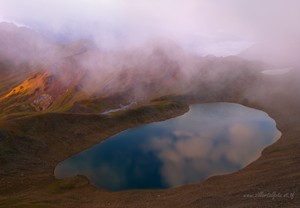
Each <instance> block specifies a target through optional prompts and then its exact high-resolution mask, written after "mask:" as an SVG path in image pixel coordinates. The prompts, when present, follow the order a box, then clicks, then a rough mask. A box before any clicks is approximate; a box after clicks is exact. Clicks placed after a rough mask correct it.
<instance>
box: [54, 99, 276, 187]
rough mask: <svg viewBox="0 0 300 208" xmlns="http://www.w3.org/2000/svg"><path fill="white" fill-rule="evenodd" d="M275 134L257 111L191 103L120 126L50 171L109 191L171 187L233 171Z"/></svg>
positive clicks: (220, 104) (258, 153)
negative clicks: (158, 117)
mask: <svg viewBox="0 0 300 208" xmlns="http://www.w3.org/2000/svg"><path fill="white" fill-rule="evenodd" d="M279 136H280V132H279V131H278V130H277V129H276V126H275V122H274V121H273V120H272V119H271V118H270V117H268V116H267V114H266V113H264V112H262V111H257V110H254V109H251V108H246V107H244V106H241V105H237V104H229V103H219V104H202V105H195V106H192V107H191V110H190V111H189V112H188V113H187V114H185V115H183V116H180V117H178V118H174V119H170V120H167V121H163V122H157V123H153V124H149V125H145V126H142V127H139V128H135V129H130V130H127V131H124V132H122V133H120V134H118V135H115V136H113V137H112V138H110V139H109V140H106V141H105V142H103V143H101V144H98V145H96V146H94V147H92V148H90V149H89V150H86V151H84V152H82V153H80V154H78V155H75V156H73V157H71V158H69V159H67V160H65V161H63V162H61V163H60V164H58V165H57V167H56V169H55V176H56V177H57V178H67V177H70V176H73V175H76V174H81V175H85V176H87V177H88V178H89V180H90V181H91V183H92V184H94V185H96V186H97V187H100V188H107V189H109V190H114V191H115V190H124V189H139V188H148V189H149V188H167V187H174V186H178V185H182V184H188V183H195V182H199V181H201V180H204V179H205V178H207V177H209V176H212V175H216V174H221V173H228V172H233V171H236V170H238V169H240V168H242V167H244V166H246V165H247V164H249V163H250V162H251V161H254V160H255V159H256V158H257V157H258V156H259V155H260V152H261V151H262V149H263V148H264V147H266V146H268V145H270V144H272V143H273V142H274V141H275V140H276V139H278V138H279Z"/></svg>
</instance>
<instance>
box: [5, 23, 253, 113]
mask: <svg viewBox="0 0 300 208" xmlns="http://www.w3.org/2000/svg"><path fill="white" fill-rule="evenodd" d="M0 44H1V45H2V46H3V47H1V48H0V74H1V78H0V83H1V89H0V116H1V115H2V116H4V117H6V116H7V115H10V116H20V115H26V114H28V113H34V112H73V113H101V112H103V111H106V110H108V109H111V108H114V107H115V108H116V107H119V105H120V104H128V103H131V102H147V101H149V100H152V99H156V98H158V97H161V96H165V95H172V94H173V95H174V94H177V95H180V94H193V95H197V94H201V95H210V96H212V95H211V94H212V93H216V92H217V91H218V90H217V89H219V87H220V86H221V83H222V87H224V86H227V87H230V86H232V87H237V89H238V88H241V87H239V86H238V85H243V86H246V83H248V82H251V80H252V78H253V79H254V77H255V74H256V73H257V71H256V69H257V67H258V66H257V65H255V64H253V62H247V61H244V60H243V59H241V58H238V57H227V58H216V57H199V56H196V55H193V54H189V53H187V52H185V51H184V50H183V49H182V48H180V47H179V46H177V45H176V44H175V43H173V42H171V41H168V40H161V39H158V40H155V41H151V42H148V43H146V44H145V45H142V46H140V47H138V48H135V49H130V50H124V51H104V50H101V49H100V48H98V47H97V45H95V44H94V43H93V42H92V41H89V40H78V41H74V42H72V43H69V44H61V43H56V42H53V41H51V40H49V39H47V38H46V37H44V36H42V35H41V34H40V33H38V32H36V31H33V30H31V29H28V28H23V27H17V26H15V25H13V24H8V23H1V24H0ZM253 69H254V70H253ZM246 75H247V77H248V78H242V77H245V76H246ZM249 75H251V76H249ZM249 77H250V81H249V80H247V79H249ZM208 88H209V91H208ZM197 96H198V95H197ZM199 96H200V95H199Z"/></svg>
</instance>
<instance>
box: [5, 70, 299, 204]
mask: <svg viewBox="0 0 300 208" xmlns="http://www.w3.org/2000/svg"><path fill="white" fill-rule="evenodd" d="M298 75H299V74H296V75H295V74H291V73H289V75H288V76H287V77H284V78H282V79H281V80H278V78H276V77H275V78H273V77H272V78H269V77H268V79H269V80H268V81H267V82H265V80H264V82H263V83H264V84H265V85H269V86H268V88H266V89H268V90H265V91H263V90H262V89H264V88H263V86H259V85H257V83H256V84H254V85H253V88H251V89H248V90H247V92H246V96H245V97H246V98H247V99H245V98H244V97H243V98H241V97H239V96H237V97H236V98H234V99H232V98H231V99H226V98H222V99H221V98H218V97H216V98H213V99H211V100H205V102H217V101H220V102H221V101H222V102H224V101H228V102H236V103H240V104H243V105H245V106H248V107H252V108H256V109H259V110H263V111H265V112H266V113H268V114H269V116H270V117H271V118H273V119H274V120H275V121H276V123H277V128H278V129H279V130H280V131H281V132H282V137H281V138H280V139H279V140H278V141H277V142H276V143H274V144H272V145H271V146H269V147H267V148H265V149H264V150H263V152H262V155H261V157H260V158H259V159H257V160H256V161H254V162H253V163H251V164H250V165H248V166H247V167H245V168H244V169H242V170H240V171H238V172H235V173H232V174H227V175H221V176H214V177H211V178H209V179H207V180H205V181H204V182H201V183H198V184H193V185H185V186H181V187H177V188H172V189H165V190H136V191H123V192H107V191H104V190H100V189H97V188H95V187H93V186H91V185H89V183H88V181H87V179H86V178H84V177H81V176H78V177H74V178H71V179H66V180H56V179H55V178H54V176H53V170H54V167H55V165H56V164H57V163H58V162H60V161H62V160H64V159H66V158H67V157H69V156H71V155H73V154H75V153H78V152H80V151H82V150H84V149H87V148H88V147H90V146H92V145H94V144H96V143H98V142H100V141H101V140H103V139H105V138H108V137H109V136H111V135H114V134H116V133H118V132H120V131H122V130H125V129H127V128H132V127H136V126H138V125H141V124H145V123H150V122H154V121H161V120H166V119H168V118H172V117H175V116H178V115H182V114H184V113H185V112H186V111H187V110H188V105H184V104H181V105H179V104H178V105H174V104H173V105H167V107H165V108H159V107H158V106H156V107H153V108H149V107H148V106H147V107H144V108H140V109H138V110H137V111H130V112H129V114H127V113H126V114H122V113H121V114H119V115H116V116H115V117H107V116H99V115H85V114H82V115H77V114H55V113H51V114H44V115H39V116H34V117H25V118H21V119H16V120H12V121H10V122H2V123H1V124H0V127H1V128H0V129H1V139H2V140H1V142H2V144H1V148H2V149H3V151H1V152H4V155H0V160H1V164H2V165H1V166H3V167H4V168H1V170H0V174H1V179H0V207H89V208H91V207H97V208H98V207H122V208H123V207H205V206H207V207H257V206H260V207H297V205H299V203H300V188H299V185H298V184H300V172H299V168H300V151H299V149H300V142H299V141H300V140H299V135H300V125H299V124H300V109H299V106H300V97H299V96H296V95H297V94H298V89H300V88H299V84H298V83H297V80H296V79H292V78H291V76H295V77H297V76H298ZM283 80H286V82H289V85H286V82H285V81H283ZM293 80H294V81H293ZM258 86H259V87H258ZM270 89H271V90H270ZM253 93H256V94H255V96H253ZM185 102H186V103H201V100H197V99H195V100H193V101H189V100H188V98H186V99H185ZM83 132H85V133H83Z"/></svg>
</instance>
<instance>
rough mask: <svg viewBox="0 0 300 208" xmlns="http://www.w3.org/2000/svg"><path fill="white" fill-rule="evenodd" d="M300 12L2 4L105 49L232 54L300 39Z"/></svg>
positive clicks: (149, 3) (241, 6) (291, 7)
mask: <svg viewBox="0 0 300 208" xmlns="http://www.w3.org/2000/svg"><path fill="white" fill-rule="evenodd" d="M299 8H300V1H299V0H51V1H48V0H47V1H46V0H26V1H24V0H0V19H2V20H5V21H13V22H17V23H19V24H24V25H28V26H29V27H32V28H34V29H37V30H40V31H43V32H47V33H48V34H51V35H53V34H54V35H56V37H61V38H66V37H68V38H73V39H74V38H78V37H85V38H86V37H88V38H93V39H94V40H96V41H97V42H98V43H100V44H101V45H102V46H104V47H126V46H131V45H136V44H139V43H141V42H143V41H145V40H148V39H151V38H159V37H164V38H169V39H172V40H174V41H176V42H177V43H179V44H181V45H182V46H183V47H185V48H189V49H191V50H194V51H197V52H199V53H202V54H216V55H229V54H235V53H238V52H239V51H241V50H242V49H244V48H246V47H248V46H249V45H251V44H252V43H255V42H257V41H259V40H261V39H269V38H271V39H278V38H279V39H290V37H291V36H293V37H294V36H297V35H299V31H300V29H299V28H300V24H298V20H299V19H300V14H299V13H300V12H299ZM283 31H284V32H283ZM287 37H288V38H287ZM297 37H298V36H297Z"/></svg>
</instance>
